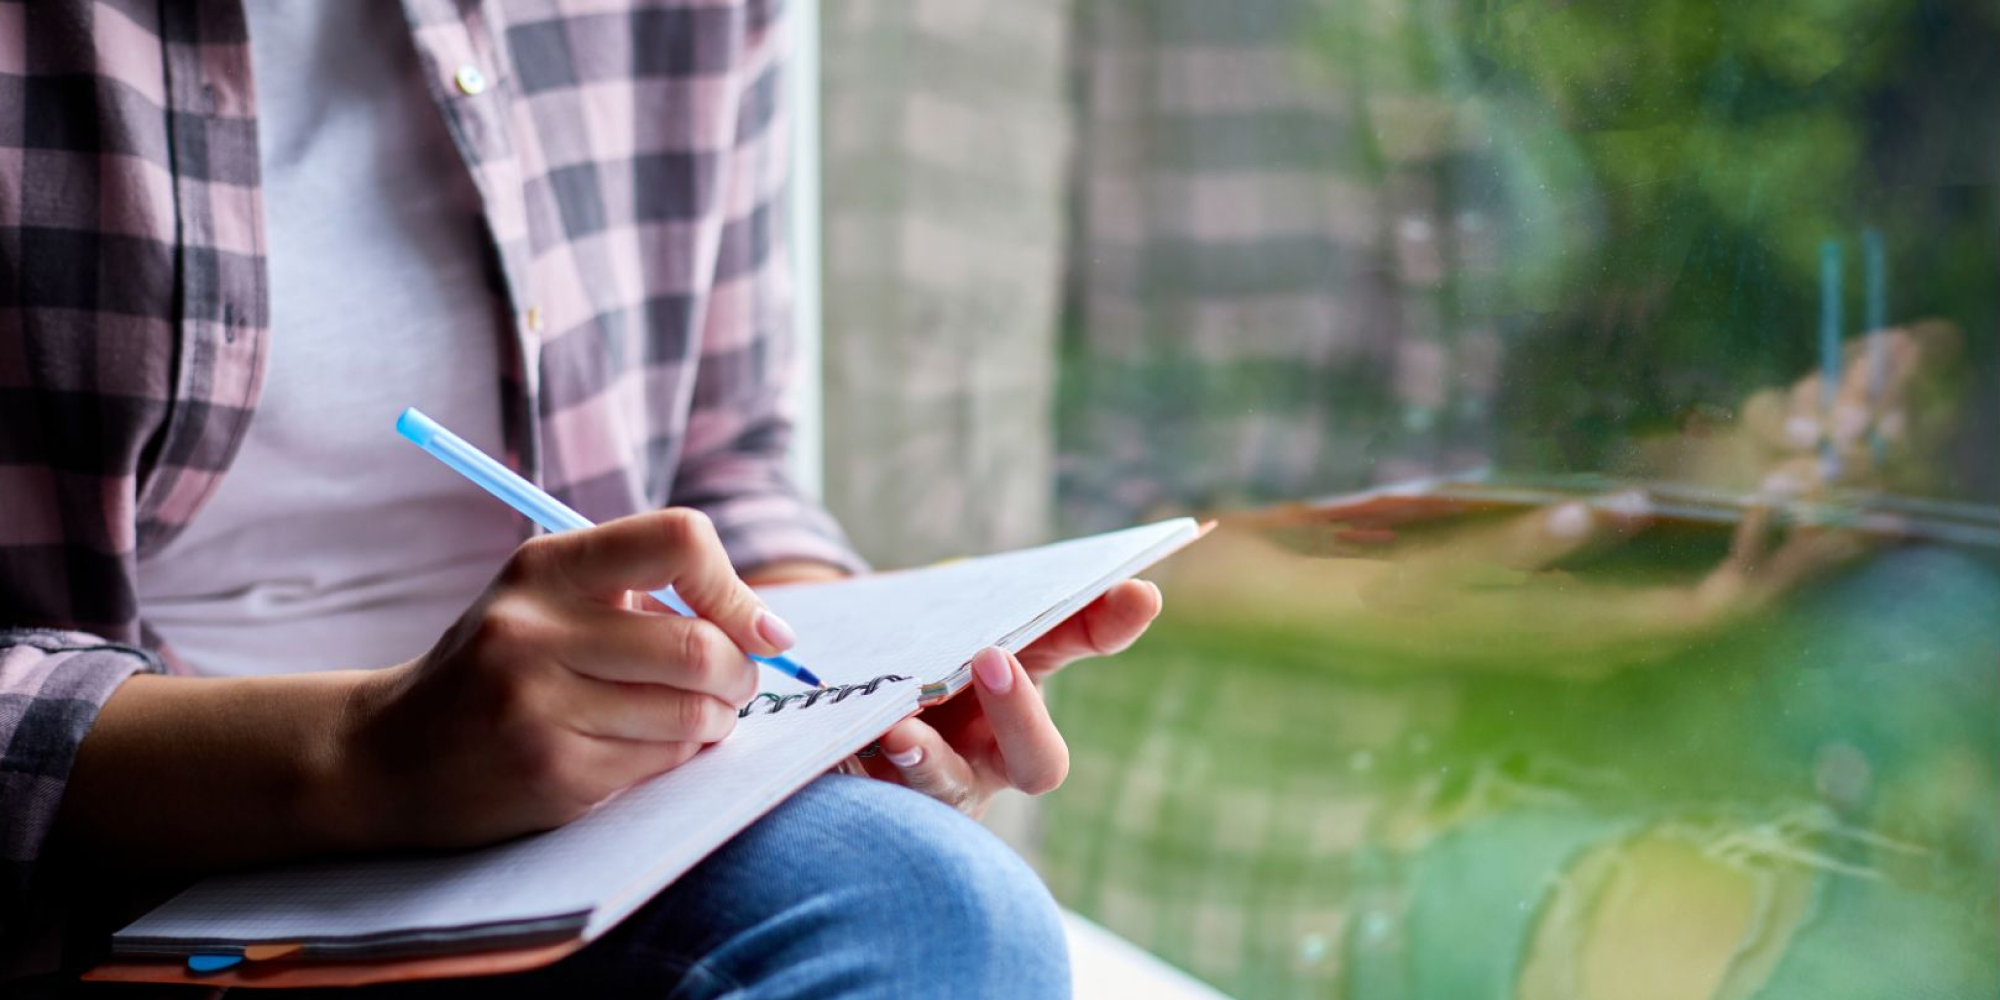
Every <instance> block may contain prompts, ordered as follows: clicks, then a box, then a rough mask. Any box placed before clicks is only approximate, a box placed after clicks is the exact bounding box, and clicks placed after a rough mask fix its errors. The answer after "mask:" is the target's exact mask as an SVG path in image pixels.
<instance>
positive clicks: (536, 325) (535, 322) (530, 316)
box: [521, 306, 542, 333]
mask: <svg viewBox="0 0 2000 1000" xmlns="http://www.w3.org/2000/svg"><path fill="white" fill-rule="evenodd" d="M521 322H523V323H525V324H527V326H528V329H529V330H531V331H533V332H535V333H540V332H542V307H541V306H529V307H528V308H527V311H526V312H523V313H522V314H521Z"/></svg>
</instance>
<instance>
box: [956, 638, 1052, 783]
mask: <svg viewBox="0 0 2000 1000" xmlns="http://www.w3.org/2000/svg"><path fill="white" fill-rule="evenodd" d="M972 677H973V683H972V687H973V690H974V691H976V692H977V693H978V697H979V707H980V709H981V710H982V711H983V712H984V713H985V715H986V721H987V723H988V724H989V725H991V726H992V728H993V740H994V742H995V743H996V744H998V745H999V748H1000V759H1001V761H1002V762H1003V764H1004V766H1005V768H1006V772H1007V782H1008V784H1011V785H1013V786H1014V787H1015V788H1018V789H1020V790H1022V791H1024V792H1027V793H1028V794H1030V795H1040V794H1042V793H1043V792H1047V791H1051V790H1053V789H1054V788H1055V787H1056V786H1058V785H1060V784H1062V782H1063V779H1064V778H1066V777H1068V776H1069V746H1068V744H1066V743H1064V742H1063V738H1062V733H1060V732H1058V731H1057V730H1056V725H1055V722H1053V721H1052V720H1050V718H1049V709H1048V706H1047V705H1045V704H1043V702H1042V693H1041V691H1040V690H1039V689H1037V688H1036V687H1035V685H1034V683H1033V682H1032V681H1031V679H1030V678H1029V677H1028V672H1027V670H1026V669H1024V668H1023V667H1022V666H1021V663H1020V661H1019V660H1016V659H1015V658H1014V656H1013V654H1011V653H1009V652H1007V651H1006V650H1004V649H1000V648H998V647H993V646H989V647H987V648H986V649H982V650H980V651H979V653H978V655H976V656H974V657H973V658H972Z"/></svg>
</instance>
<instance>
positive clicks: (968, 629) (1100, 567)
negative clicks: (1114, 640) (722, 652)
mask: <svg viewBox="0 0 2000 1000" xmlns="http://www.w3.org/2000/svg"><path fill="white" fill-rule="evenodd" d="M1198 530H1199V529H1198V528H1197V526H1196V525H1195V522H1194V521H1192V520H1190V519H1188V518H1176V519H1174V520H1171V521H1162V522H1159V523H1157V524H1148V525H1142V526H1140V527H1137V528H1127V529H1125V530H1123V531H1113V532H1109V533H1107V534H1102V535H1092V536H1090V537H1088V538H1078V539H1072V540H1070V541H1065V542H1056V543H1055V544H1053V545H1043V546H1040V547H1037V548H1032V549H1022V550H1020V551H1017V552H1004V553H1001V554H999V555H991V556H982V557H980V558H977V559H965V560H961V561H958V562H949V563H942V564H940V565H936V566H928V567H925V568H922V569H913V570H901V571H897V572H890V573H877V574H874V575H871V576H862V577H856V578H854V579H852V580H840V581H836V582H833V583H816V584H806V585H801V586H792V587H773V588H771V589H770V590H767V591H764V592H763V597H764V600H765V603H767V604H769V605H770V606H771V610H773V611H776V612H777V613H778V614H779V616H781V617H783V618H784V619H785V620H786V621H787V622H790V623H791V625H792V628H793V629H794V630H795V631H797V632H798V635H799V643H798V645H797V646H795V647H793V648H792V650H791V652H790V654H789V655H790V656H791V658H792V659H794V660H796V661H798V662H800V663H803V664H805V665H806V666H807V667H809V668H811V670H812V671H813V673H815V674H818V675H819V677H820V679H822V680H824V681H826V682H827V683H828V684H836V683H852V682H855V681H865V680H867V679H869V678H871V677H875V676H877V675H880V674H884V673H896V674H903V675H905V676H909V677H916V678H918V679H920V680H922V681H924V682H926V683H931V682H936V681H941V680H944V679H945V678H947V677H949V676H951V674H952V673H954V672H955V671H957V670H958V669H959V668H960V667H961V666H963V665H964V664H965V663H967V662H968V661H970V660H971V659H972V655H973V654H974V653H977V652H979V651H980V650H981V649H984V648H986V647H987V646H992V645H1001V644H1006V645H1008V646H1009V647H1010V648H1019V642H1020V641H1021V640H1023V639H1026V638H1032V637H1034V636H1038V635H1040V634H1041V633H1040V631H1034V632H1033V633H1032V635H1028V634H1025V630H1027V628H1028V626H1030V625H1031V624H1032V623H1035V622H1037V621H1038V620H1039V619H1043V618H1044V617H1045V616H1047V617H1050V618H1053V619H1054V620H1051V621H1046V622H1043V623H1042V624H1043V625H1044V627H1045V628H1046V626H1050V625H1054V624H1056V622H1058V621H1060V620H1061V617H1064V616H1051V615H1049V612H1050V611H1052V610H1059V609H1064V608H1070V609H1073V608H1075V607H1081V606H1082V605H1083V604H1084V603H1085V602H1087V601H1088V600H1090V599H1092V598H1094V597H1096V596H1097V594H1098V593H1101V592H1102V591H1103V590H1105V589H1107V588H1109V587H1110V586H1111V584H1113V583H1116V582H1118V581H1119V580H1122V579H1124V578H1125V577H1126V576H1129V575H1130V574H1131V573H1132V572H1134V571H1136V570H1137V569H1139V568H1142V567H1143V566H1144V565H1146V564H1148V563H1150V562H1152V561H1153V560H1154V559H1157V558H1159V557H1160V555H1162V554H1164V553H1165V552H1166V551H1169V550H1171V549H1172V548H1174V547H1177V546H1178V545H1180V544H1182V543H1184V542H1186V541H1187V540H1189V539H1191V538H1193V537H1195V535H1196V534H1197V532H1198ZM1003 640H1014V641H1012V642H1005V643H1003ZM767 676H768V675H767ZM769 687H771V688H773V689H775V688H776V685H775V684H771V685H769Z"/></svg>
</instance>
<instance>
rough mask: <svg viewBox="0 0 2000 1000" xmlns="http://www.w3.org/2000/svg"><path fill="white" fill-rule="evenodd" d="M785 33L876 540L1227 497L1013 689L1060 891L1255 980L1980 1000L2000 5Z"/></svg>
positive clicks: (1073, 12) (1998, 530)
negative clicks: (1119, 642)
mask: <svg viewBox="0 0 2000 1000" xmlns="http://www.w3.org/2000/svg"><path fill="white" fill-rule="evenodd" d="M822 17H823V18H824V25H823V29H824V49H823V51H822V56H821V58H822V71H823V74H824V88H823V91H822V95H821V110H822V112H823V119H822V128H823V131H824V145H823V148H822V152H823V155H824V159H825V171H826V173H825V195H824V208H825V215H824V219H825V229H824V235H823V239H824V242H823V244H822V250H823V252H824V258H825V274H826V286H825V297H826V324H827V333H826V366H827V367H826V391H827V407H828V411H827V435H828V436H827V447H828V452H827V454H828V463H827V483H828V491H829V498H830V500H831V501H832V502H833V503H834V505H835V507H836V509H837V511H838V512H839V513H840V514H841V515H842V516H843V518H844V519H845V520H846V521H847V522H848V523H849V524H850V525H851V526H852V527H853V528H854V530H855V534H856V536H857V539H858V540H859V541H860V542H861V543H862V544H863V546H864V548H867V549H868V550H870V554H871V555H873V556H874V557H875V558H877V559H878V560H880V561H882V562H884V563H889V564H894V563H899V562H914V561H920V560H926V559H931V558H936V557H940V556H944V555H949V554H954V553H957V552H962V551H965V550H966V549H967V548H974V549H978V548H998V547H1003V546H1007V545H1013V544H1024V543H1029V542H1034V541H1040V540H1044V539H1046V538H1049V537H1054V536H1057V535H1061V534H1073V533H1080V532H1084V531H1090V530H1100V529H1104V528H1110V527H1116V526H1119V525H1123V524H1127V523H1131V522H1134V521H1137V520H1141V519H1145V518H1148V517H1151V516H1154V515H1157V514H1164V513H1181V512H1190V511H1192V512H1199V513H1204V514H1209V515H1212V516H1215V517H1218V518H1219V519H1220V527H1219V528H1218V530H1217V531H1216V532H1215V534H1214V535H1213V536H1212V537H1210V538H1209V539H1207V540H1206V541H1204V542H1203V543H1201V544H1200V545H1199V546H1196V547H1195V548H1193V549H1191V550H1189V551H1188V552H1187V553H1185V554H1184V555H1183V556H1181V557H1179V558H1177V559H1176V560H1175V561H1174V562H1173V563H1170V564H1169V565H1167V566H1166V567H1163V568H1162V569H1161V570H1160V572H1159V574H1158V579H1159V580H1160V582H1161V583H1162V584H1163V585H1164V586H1165V588H1166V591H1167V597H1168V612H1167V615H1166V616H1165V617H1164V618H1163V619H1162V620H1161V621H1160V622H1159V623H1158V624H1157V625H1156V626H1155V629H1154V631H1153V633H1152V634H1151V635H1149V636H1148V637H1147V638H1146V639H1145V640H1144V641H1142V643H1141V644H1140V645H1139V646H1138V647H1136V648H1135V649H1133V650H1132V651H1130V652H1129V653H1127V654H1125V655H1124V656H1122V657H1121V658H1120V659H1119V660H1118V661H1117V662H1114V663H1107V664H1101V665H1100V664H1084V665H1079V666H1078V667H1075V668H1073V669H1072V670H1070V671H1068V672H1067V673H1066V674H1065V675H1064V676H1062V677H1061V678H1059V679H1057V680H1056V681H1055V682H1053V684H1052V686H1051V700H1052V703H1053V705H1054V706H1055V711H1056V715H1057V718H1058V721H1059V722H1060V723H1061V724H1062V725H1063V727H1064V730H1065V733H1066V734H1067V736H1068V738H1069V740H1070V743H1071V747H1072V752H1073V755H1074V766H1073V769H1072V775H1071V778H1070V781H1069V783H1068V785H1067V786H1065V787H1064V788H1063V789H1061V790H1059V791H1058V792H1056V793H1054V794H1052V795H1051V796H1049V797H1047V798H1046V799H1044V800H1042V801H1041V803H1040V805H1039V809H1038V812H1037V814H1036V815H1035V817H1034V821H1033V824H1032V833H1031V834H1030V835H1029V836H1028V837H1027V841H1028V842H1029V843H1030V845H1031V852H1032V854H1033V857H1034V860H1035V861H1036V863H1037V864H1038V865H1039V866H1040V868H1041V870H1042V871H1043V872H1044V874H1045V876H1046V877H1047V878H1048V879H1049V881H1050V884H1051V886H1052V887H1053V888H1054V890H1055V891H1056V893H1057V896H1058V898H1059V899H1060V900H1061V901H1062V902H1064V903H1065V905H1067V906H1070V907H1071V908H1073V909H1076V910H1078V911H1079V912H1081V913H1083V914H1085V915H1086V916H1089V917H1092V918H1094V919H1097V920H1099V921H1100V922H1102V923H1104V924H1105V925H1107V926H1108V927H1110V928H1111V929H1113V930H1115V931H1117V932H1119V933H1120V934H1123V935H1125V936H1126V937H1128V938H1131V939H1133V940H1134V941H1137V942H1138V943H1140V944H1142V945H1144V946H1146V947H1148V948H1150V949H1152V950H1153V951H1155V952H1156V953H1157V954H1159V955H1161V956H1163V957H1164V958H1166V959H1167V960H1169V961H1171V962H1173V963H1175V964H1177V965H1179V966H1181V967H1183V968H1185V969H1187V970H1189V971H1191V972H1193V973H1194V974H1196V975H1198V976H1200V977H1202V978H1204V979H1206V980H1208V981H1209V982H1211V983H1214V984H1216V985H1217V986H1218V987H1220V988H1222V989H1224V990H1226V991H1228V992H1229V993H1231V994H1232V995H1235V996H1239V997H1244V998H1277V997H1324V996H1348V997H1357V998H1391V997H1398V998H1399V997H1469V996H1509V997H1521V998H1558V997H1595V996H1611V995H1645V996H1658V997H1691V998H1692V997H1712V996H1713V997H1725V996H1726V997H1753V996H1755V997H1790V996H1816V997H1818V996H1836V995H1852V996H1884V995H1917V994H1923V995H1933V994H1934V995H1940V996H1974V995H1982V996H1983V995H1991V994H1992V992H1993V983H1994V981H1995V976H1996V974H2000V969H1996V964H2000V963H1996V954H1995V951H1994V944H1993V942H1994V940H1995V934H1996V932H2000V922H1996V916H1995V904H1994V900H1993V893H1992V887H1993V885H1994V884H1995V881H1996V878H2000V859H1996V845H2000V800H1996V797H1995V794H1994V792H1995V786H1996V774H1995V767H1996V762H2000V745H1996V743H2000V740H1997V739H1996V737H2000V732H1996V730H1995V729H1994V726H1993V718H1994V711H1995V709H1996V707H1997V706H2000V686H1997V685H2000V674H1996V671H1995V669H1994V665H1995V663H1996V662H2000V619H1996V616H1995V614H1994V609H1995V607H1996V606H2000V558H1996V554H1995V553H1996V550H2000V514H1996V506H1995V505H1996V501H2000V479H1996V471H1995V468H1996V467H1995V464H1994V463H1993V462H1992V460H1991V459H1990V457H1988V453H1989V452H1990V449H1991V444H1990V441H1991V440H1992V438H1993V432H1994V431H1995V430H1996V427H2000V391H1996V390H2000V386H1996V384H1995V383H1996V375H2000V365H1996V357H1995V352H1996V344H2000V337H1996V331H2000V291H1996V288H2000V285H1996V282H1995V275H1996V274H2000V202H1996V197H1995V192H1996V181H2000V114H1996V110H2000V100H1996V99H2000V61H1996V60H1995V59H1993V58H1992V56H1991V53H1992V52H1994V51H1995V50H1996V47H2000V12H1995V11H1994V10H1992V9H1990V8H1988V7H1986V6H1982V5H1978V4H1970V3H1961V2H1949V0H1875V2H1868V3H1863V2H1855V0H1778V2H1773V3H1754V4H1740V3H1725V2H1721V0H1644V2H1641V3H1637V4H1579V3H1558V2H1554V0H1509V2H1476V0H1367V2H1362V3H1334V2H1330V0H1235V2H1230V3H1214V2H1208V0H1157V2H1147V0H1023V2H1019V3H1012V4H1006V5H987V4H956V3H950V2H947V0H926V2H919V3H910V4H903V3H890V2H855V3H843V4H838V5H828V6H827V7H825V8H823V9H822ZM1829 386H1831V388H1829ZM1425 479H1431V480H1434V482H1433V483H1432V485H1431V486H1429V487H1427V488H1422V489H1419V488H1416V487H1409V486H1407V484H1411V483H1413V482H1418V481H1421V480H1425ZM1397 484H1404V487H1405V488H1403V489H1401V490H1400V492H1399V493H1398V494H1397V495H1393V496H1387V497H1378V498H1376V499H1375V500H1373V501H1370V502H1368V503H1360V502H1355V501H1351V500H1348V501H1342V502H1339V503H1329V502H1327V501H1328V498H1330V497H1336V496H1342V495H1348V494H1352V493H1354V492H1355V491H1361V490H1367V489H1374V488H1382V487H1389V486H1394V485H1397ZM1634 984H1645V986H1646V988H1647V989H1648V990H1650V991H1651V992H1646V993H1643V994H1641V993H1634V992H1631V991H1630V990H1629V989H1628V987H1633V985H1634Z"/></svg>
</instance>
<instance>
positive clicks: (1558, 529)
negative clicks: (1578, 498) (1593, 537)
mask: <svg viewBox="0 0 2000 1000" xmlns="http://www.w3.org/2000/svg"><path fill="white" fill-rule="evenodd" d="M1548 528H1549V534H1551V535H1554V536H1555V537H1557V538H1564V539H1568V538H1577V537H1580V536H1582V535H1583V534H1584V533H1585V532H1588V531H1589V530H1590V511H1589V510H1587V509H1585V508H1584V506H1583V505H1582V504H1580V503H1566V504H1563V505H1562V506H1560V507H1557V508H1556V509H1555V510H1552V511H1550V512H1549V521H1548Z"/></svg>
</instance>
